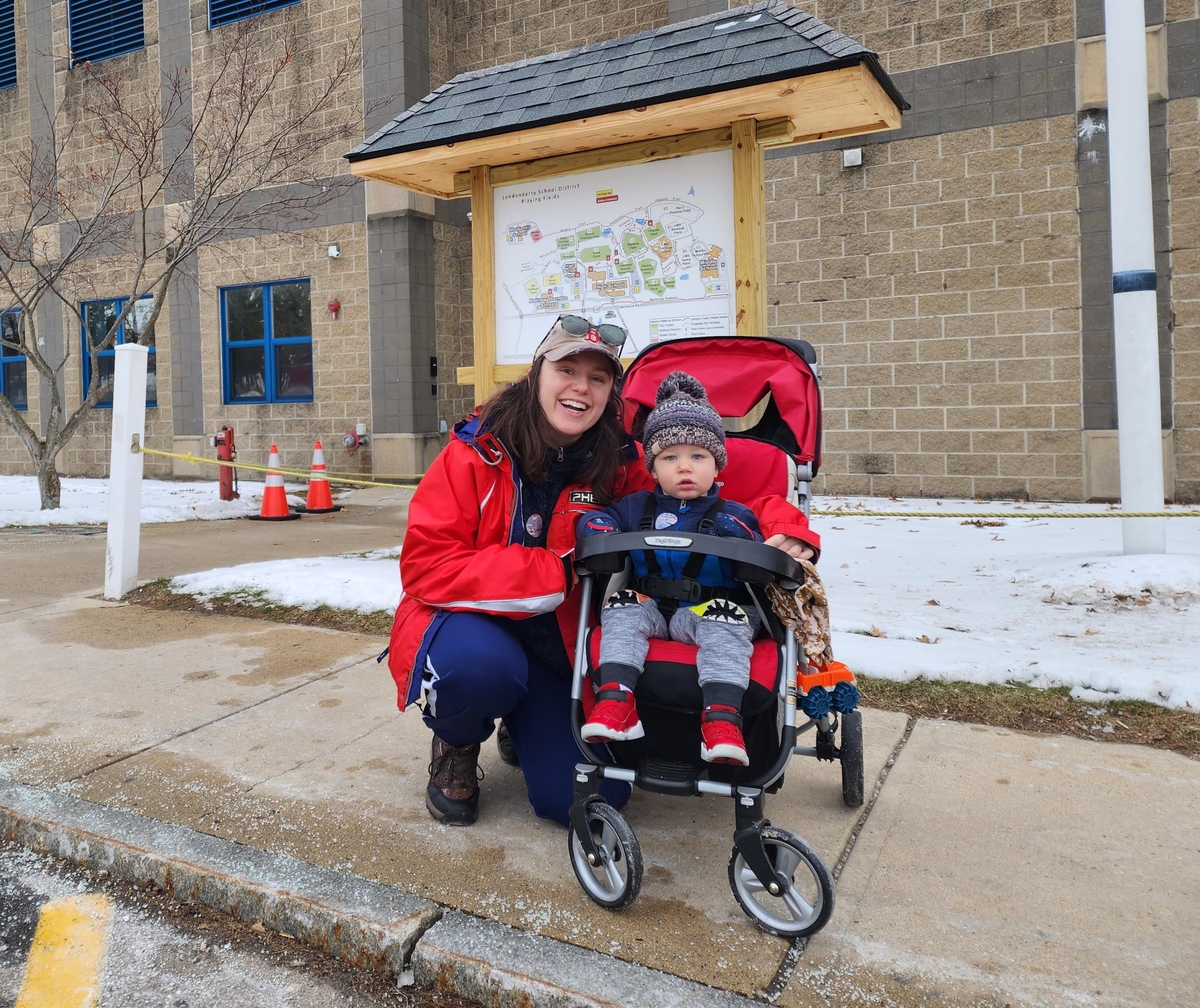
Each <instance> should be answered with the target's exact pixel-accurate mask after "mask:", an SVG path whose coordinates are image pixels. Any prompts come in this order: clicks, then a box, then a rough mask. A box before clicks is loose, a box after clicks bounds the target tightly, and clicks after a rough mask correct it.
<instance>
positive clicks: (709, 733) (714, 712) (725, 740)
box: [700, 704, 750, 766]
mask: <svg viewBox="0 0 1200 1008" xmlns="http://www.w3.org/2000/svg"><path fill="white" fill-rule="evenodd" d="M700 758H701V759H702V760H705V761H707V762H709V763H740V764H741V765H742V766H749V765H750V756H749V754H748V753H747V752H746V742H745V740H744V739H743V738H742V715H741V714H739V713H738V712H737V711H736V710H734V709H733V708H732V707H724V706H721V705H720V704H713V706H711V707H705V708H704V713H703V714H701V715H700Z"/></svg>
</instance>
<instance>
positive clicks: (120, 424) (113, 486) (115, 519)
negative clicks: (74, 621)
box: [104, 343, 150, 599]
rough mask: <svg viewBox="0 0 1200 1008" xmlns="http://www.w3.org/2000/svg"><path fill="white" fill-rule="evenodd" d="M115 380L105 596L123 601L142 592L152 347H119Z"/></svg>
mask: <svg viewBox="0 0 1200 1008" xmlns="http://www.w3.org/2000/svg"><path fill="white" fill-rule="evenodd" d="M115 353H116V368H115V372H114V381H113V395H112V400H113V408H112V454H111V456H110V461H109V466H108V548H107V549H106V550H105V555H104V597H105V598H106V599H119V598H121V597H122V596H124V595H125V594H126V593H128V592H131V591H133V589H134V588H136V587H137V574H138V550H139V548H140V546H141V535H142V456H141V454H140V453H134V452H133V451H132V448H133V446H134V443H135V441H136V443H137V444H138V446H141V445H142V443H143V442H144V441H145V439H146V361H147V358H148V357H149V356H150V351H149V349H148V348H147V347H144V346H140V345H139V344H137V343H122V344H121V345H120V346H119V347H117V348H116V351H115Z"/></svg>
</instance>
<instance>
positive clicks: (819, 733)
mask: <svg viewBox="0 0 1200 1008" xmlns="http://www.w3.org/2000/svg"><path fill="white" fill-rule="evenodd" d="M676 370H683V371H687V372H688V373H689V374H692V375H694V376H695V377H697V378H699V379H700V381H701V382H703V384H704V386H705V388H706V389H707V391H708V397H709V401H710V402H711V403H712V405H713V406H714V407H715V409H716V410H717V412H718V413H720V414H721V416H722V417H723V418H724V419H725V426H726V429H727V432H728V437H727V442H726V450H727V452H728V456H729V463H728V465H727V467H726V468H725V470H724V471H723V472H722V473H721V480H722V489H721V494H722V496H723V497H726V498H727V499H730V500H734V501H739V502H741V503H744V504H750V503H751V502H752V501H754V500H755V499H757V498H759V497H762V496H765V495H768V494H779V495H781V496H787V497H788V498H789V499H790V500H791V501H792V502H793V503H794V504H797V505H798V506H801V507H803V509H804V510H805V512H806V513H807V512H808V510H809V484H810V482H811V480H812V479H813V477H814V476H815V475H816V471H817V466H818V464H819V462H820V444H821V400H820V391H819V388H818V384H817V377H818V375H817V369H816V354H815V353H814V351H813V348H812V347H811V346H810V345H809V344H808V343H805V342H802V341H799V340H783V339H770V338H766V337H709V338H701V339H682V340H672V341H669V342H665V343H659V344H656V345H655V346H652V347H649V348H648V349H646V350H644V351H643V352H642V353H641V354H639V355H638V357H637V359H636V360H635V361H634V362H633V364H631V365H630V367H629V370H628V372H627V373H626V375H625V379H624V385H623V388H622V395H623V397H624V398H625V400H626V402H627V407H628V409H627V416H628V418H629V423H630V426H631V429H632V430H633V432H634V433H635V434H637V433H638V432H639V430H640V426H641V424H642V423H644V421H645V417H646V415H647V414H648V413H649V411H650V409H651V408H652V407H653V405H654V397H655V392H656V391H657V389H658V386H659V383H660V382H661V381H662V379H663V378H665V377H666V376H667V375H668V374H669V373H670V372H672V371H676ZM656 547H657V548H661V549H671V550H686V551H689V552H697V553H707V554H711V555H715V556H719V557H722V558H725V559H728V560H730V561H732V564H733V570H734V576H735V577H736V578H737V579H738V580H739V581H741V582H742V583H743V585H744V587H745V588H746V589H747V590H748V591H749V592H750V594H751V596H752V597H753V599H754V603H755V605H756V606H757V608H758V610H759V613H760V615H761V616H762V621H763V631H762V634H760V639H759V640H757V641H756V642H755V645H754V654H753V658H752V659H751V671H750V679H751V681H750V687H749V689H748V690H747V691H746V694H745V699H744V701H743V706H742V717H743V731H744V735H745V739H746V748H747V751H748V752H749V755H750V765H749V766H748V767H742V766H733V765H728V764H718V763H703V762H701V761H700V759H699V758H698V755H697V754H698V753H699V751H700V710H701V698H700V687H699V685H698V682H697V676H696V667H695V654H696V649H695V647H694V646H692V645H688V644H678V643H675V642H672V641H662V640H657V641H652V642H651V645H650V653H649V655H648V657H647V661H646V668H645V672H644V673H643V674H642V676H641V678H640V679H639V681H638V686H637V706H638V711H639V713H640V715H641V718H642V722H643V724H644V725H645V728H646V734H645V737H644V738H641V739H637V740H634V741H628V742H614V743H610V744H608V745H605V746H597V745H590V744H588V743H586V742H584V740H583V738H582V736H581V735H580V729H581V728H582V726H583V724H584V721H585V720H586V717H587V714H588V712H590V710H591V707H592V703H593V695H594V690H595V687H596V685H598V684H596V683H595V682H594V680H593V673H594V669H595V666H596V663H597V661H598V656H599V650H600V633H601V631H600V627H599V626H598V625H597V623H598V612H599V606H600V604H601V602H602V601H603V599H604V598H606V597H607V596H608V595H609V594H610V593H611V592H613V591H616V590H617V589H619V588H620V587H622V586H623V585H624V584H625V583H626V581H627V579H628V578H629V577H630V571H631V561H630V554H631V552H634V551H638V550H646V549H654V548H656ZM576 570H577V571H578V572H579V574H580V576H581V577H582V578H583V585H582V603H581V604H582V614H581V616H582V618H581V619H580V623H579V636H578V639H577V640H576V648H575V668H574V681H573V684H572V694H571V696H572V705H571V708H572V709H571V720H572V725H573V728H574V731H575V739H576V741H577V742H578V743H579V747H580V749H581V750H582V752H584V753H585V754H590V755H591V756H592V762H590V763H581V764H579V765H578V766H576V768H575V804H574V805H573V806H572V808H571V829H570V835H569V839H568V844H569V849H570V854H571V865H572V867H573V868H574V870H575V875H576V877H577V878H578V879H579V883H580V885H582V886H583V888H584V891H585V892H586V893H587V894H588V896H589V897H591V899H593V900H594V901H595V902H596V903H599V904H600V905H601V906H604V907H608V908H610V909H619V908H621V907H624V906H627V905H628V904H629V903H631V902H632V901H633V900H634V899H635V898H636V897H637V894H638V890H639V888H640V887H641V881H642V855H641V850H640V848H639V846H638V842H637V838H636V837H635V836H634V834H633V830H632V829H631V828H630V826H629V823H628V822H627V821H626V819H625V818H624V817H623V816H622V815H621V814H620V813H619V812H618V811H617V810H616V809H614V808H613V807H612V806H611V805H609V804H608V803H607V802H605V801H604V799H603V798H602V797H601V796H600V794H599V787H600V782H601V781H602V780H605V779H609V780H614V779H615V780H623V781H628V782H629V783H631V784H634V785H636V786H637V787H640V788H642V789H643V790H646V791H652V792H656V793H658V794H665V795H705V794H711V795H720V796H723V797H726V798H732V799H733V801H734V816H735V831H734V836H733V853H732V854H731V856H730V858H729V884H730V887H731V888H732V889H733V895H734V897H735V898H736V899H737V901H738V903H739V904H740V905H741V907H742V909H743V910H744V911H745V912H746V913H747V914H748V915H749V916H750V917H752V918H753V919H754V921H755V922H756V923H757V924H758V925H759V926H760V927H762V928H763V929H764V930H766V931H769V932H771V933H772V934H777V935H781V936H783V937H787V938H798V937H803V936H806V935H811V934H813V933H815V932H817V931H819V930H820V929H821V928H822V927H824V926H825V923H826V922H827V921H828V920H829V916H830V914H831V913H832V912H833V899H834V893H833V889H834V886H833V877H832V875H831V874H830V871H829V868H828V866H826V864H825V862H824V861H823V860H822V859H821V856H820V854H818V853H817V852H816V850H814V849H813V848H812V847H811V846H810V845H809V844H808V843H806V842H805V841H804V840H803V839H801V838H800V837H798V836H796V835H795V834H793V833H790V832H789V831H787V830H785V829H780V828H779V827H777V826H772V825H771V823H770V822H769V821H768V820H767V818H766V813H765V808H764V801H765V799H764V796H765V795H766V794H768V793H774V792H775V791H777V790H778V789H779V787H780V785H781V784H782V782H783V773H784V770H785V769H786V768H787V765H788V761H789V760H790V759H791V757H792V756H793V755H805V756H815V757H816V758H817V759H819V760H831V761H832V760H839V761H840V762H841V768H842V797H843V799H844V801H845V803H846V804H847V805H851V806H857V805H861V804H862V802H863V749H862V715H861V713H860V712H859V711H858V710H857V705H858V689H857V688H856V687H855V686H854V676H853V674H852V673H851V672H849V670H847V669H845V667H844V666H837V665H836V664H834V665H831V666H830V667H829V668H828V669H818V668H815V667H813V666H810V665H808V664H807V662H804V663H803V664H801V662H802V659H801V657H800V652H799V648H798V647H797V644H796V640H795V637H794V635H793V634H792V633H791V632H790V631H788V630H787V629H786V628H785V627H784V626H783V625H782V623H781V622H780V620H779V619H778V618H777V617H776V615H775V614H774V613H773V612H772V611H771V606H770V604H769V603H768V601H767V597H766V593H765V589H766V586H767V585H768V584H770V583H772V582H774V583H776V584H778V585H780V586H781V587H782V588H784V589H785V590H794V589H795V588H797V587H798V586H799V584H800V583H801V582H802V581H803V579H804V571H803V569H802V568H801V566H800V565H799V564H798V563H796V562H795V561H794V560H792V559H791V557H789V556H788V555H787V554H786V553H784V552H783V551H782V550H778V549H775V548H774V547H772V546H766V545H765V544H763V543H756V542H748V541H746V540H742V539H723V538H717V537H716V536H708V535H700V536H695V537H691V536H687V535H679V534H676V535H668V534H665V533H662V532H657V531H644V532H614V533H609V534H604V535H594V536H589V537H587V538H586V539H584V540H582V541H581V542H580V545H579V552H578V554H577V562H576ZM692 587H698V586H694V585H692V584H691V583H689V582H687V581H679V582H672V583H671V585H669V586H667V590H668V591H676V592H679V593H680V594H679V595H678V597H679V598H687V597H688V594H687V593H688V591H689V589H690V588H692ZM673 597H674V596H673ZM797 707H799V708H800V710H801V711H802V712H803V714H804V716H805V717H806V718H807V720H806V721H805V722H804V723H803V724H801V725H799V726H797V716H796V710H797ZM808 731H815V732H816V738H815V743H814V745H813V746H811V747H804V746H797V744H796V742H797V739H798V738H799V736H800V735H802V734H804V733H806V732H808Z"/></svg>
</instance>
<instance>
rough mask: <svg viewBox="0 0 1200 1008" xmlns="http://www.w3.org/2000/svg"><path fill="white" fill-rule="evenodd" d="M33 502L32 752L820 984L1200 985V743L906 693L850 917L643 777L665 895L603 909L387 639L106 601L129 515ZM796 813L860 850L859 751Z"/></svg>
mask: <svg viewBox="0 0 1200 1008" xmlns="http://www.w3.org/2000/svg"><path fill="white" fill-rule="evenodd" d="M372 494H373V495H374V496H372ZM407 498H408V492H406V491H395V492H392V491H372V492H370V493H367V494H361V495H355V498H354V502H353V503H352V504H351V505H350V507H349V508H348V509H347V511H346V512H343V514H341V515H339V516H338V518H337V520H336V521H329V522H324V523H309V522H293V523H289V524H287V525H282V526H266V527H264V525H263V524H259V523H253V522H222V523H189V524H188V525H180V526H154V527H147V529H146V530H144V531H145V536H146V539H145V545H144V552H143V555H144V557H145V562H144V564H143V576H145V577H149V576H164V575H167V574H177V573H185V572H188V571H192V570H200V569H207V568H210V567H213V566H216V565H220V564H226V563H236V562H245V561H249V560H258V559H271V558H280V557H284V556H305V555H318V554H329V553H335V552H341V551H345V550H358V549H366V548H372V547H376V546H384V545H390V544H393V543H395V542H397V541H398V540H399V538H400V535H401V534H402V527H403V517H404V506H405V503H406V501H407ZM200 526H203V527H200ZM7 531H8V530H0V556H2V557H3V566H4V569H5V583H4V585H3V588H2V589H0V594H2V595H6V596H8V599H6V600H4V601H0V626H2V627H3V632H4V635H5V643H6V660H5V670H4V673H3V678H2V679H0V776H3V777H7V778H9V779H11V780H13V781H19V782H23V783H28V784H33V785H37V786H39V787H43V788H51V789H54V790H55V791H56V792H58V793H60V794H64V795H68V796H74V797H78V798H82V799H85V800H86V801H88V802H93V803H99V804H102V805H107V806H112V807H115V808H118V809H127V810H131V811H136V812H138V813H140V814H142V815H144V816H149V817H151V818H153V819H156V820H161V821H163V822H167V823H174V824H178V825H180V826H184V827H189V828H191V829H194V830H196V831H199V832H201V833H206V834H210V835H212V836H216V837H221V838H224V839H227V840H232V841H237V842H239V843H244V844H248V845H251V846H253V847H258V848H261V849H264V850H267V851H272V852H276V853H278V854H282V855H290V856H292V857H295V858H298V859H299V860H301V861H303V862H306V863H308V864H311V865H315V866H318V867H320V868H328V869H335V870H337V871H339V872H343V873H348V874H351V875H355V876H359V877H361V878H363V879H367V880H371V881H374V882H380V883H383V884H385V885H387V886H391V887H395V888H397V889H400V890H402V891H403V892H405V893H409V894H411V895H414V896H418V897H422V898H424V899H427V900H430V901H432V902H433V903H434V904H436V905H438V906H439V907H442V908H450V909H453V910H461V911H465V912H466V913H467V914H470V915H474V917H477V918H482V919H485V920H490V921H495V922H498V923H502V924H509V925H512V926H514V927H516V928H519V929H522V930H525V931H536V932H538V933H540V934H541V935H544V936H547V938H551V939H559V940H561V941H563V942H567V943H569V944H570V945H573V946H580V947H582V948H585V949H592V950H595V951H596V952H599V953H605V954H611V955H613V956H615V957H617V958H619V959H621V960H625V961H628V962H630V963H637V964H642V965H646V966H651V967H654V968H656V969H660V970H664V971H666V972H667V973H669V974H674V975H676V976H679V977H683V978H686V979H689V980H694V981H699V982H700V983H703V984H707V985H711V986H713V987H717V988H720V989H723V990H727V991H732V992H736V993H739V994H743V995H748V996H751V997H762V996H764V994H765V995H767V996H768V997H770V998H771V999H772V1000H776V1001H777V1003H780V1004H786V1005H791V1006H802V1005H810V1004H812V1005H816V1004H822V1005H824V1004H829V1003H834V1004H840V1003H848V1002H849V1003H860V1002H861V1003H881V1004H887V1003H893V1004H921V1003H928V1002H930V1001H934V1000H937V1001H940V1002H941V1003H949V1004H961V1005H966V1004H997V1005H999V1004H1005V1003H1008V1004H1046V1005H1060V1004H1065V1003H1078V1004H1113V1005H1117V1004H1121V1005H1130V1004H1142V1005H1170V1004H1187V1003H1190V1002H1191V1001H1192V1000H1193V996H1192V995H1189V994H1188V993H1187V992H1188V991H1189V990H1191V991H1193V992H1194V991H1195V990H1196V989H1197V988H1200V962H1198V961H1197V955H1196V953H1197V940H1196V938H1195V936H1196V935H1197V934H1200V908H1198V907H1197V905H1196V901H1195V899H1194V894H1195V892H1196V891H1197V890H1198V888H1200V857H1198V854H1197V852H1198V851H1200V817H1198V816H1197V812H1198V805H1200V764H1197V763H1196V762H1194V761H1190V760H1188V759H1186V758H1184V757H1181V756H1178V755H1176V754H1174V753H1170V752H1163V751H1161V750H1153V749H1147V748H1141V747H1133V746H1116V745H1106V744H1102V743H1092V742H1085V741H1081V740H1077V739H1068V738H1062V737H1049V736H1038V735H1022V734H1014V733H1012V732H1008V731H1004V730H1000V729H992V728H982V727H979V726H969V725H960V724H952V723H948V722H936V721H920V722H918V723H916V725H915V726H914V727H913V729H912V732H911V735H910V736H909V737H908V738H907V741H906V742H905V743H904V744H903V746H902V747H900V743H901V741H902V739H904V736H905V728H906V722H905V719H904V718H903V717H901V716H899V715H895V714H889V713H884V712H874V711H867V712H865V718H864V721H865V736H866V749H867V777H868V792H869V791H870V786H871V782H872V781H873V780H875V779H876V778H877V777H878V775H879V774H880V771H881V770H882V769H883V768H884V766H885V764H887V763H888V762H889V760H892V759H893V758H894V766H893V767H892V768H891V769H890V772H889V774H888V776H887V779H886V783H885V784H884V786H883V787H882V790H881V791H880V794H879V798H878V801H877V802H876V804H875V806H874V808H873V809H872V810H871V813H870V815H869V816H868V817H867V819H866V822H865V825H864V827H863V829H862V832H861V835H860V836H859V837H858V839H857V842H856V843H855V844H854V845H853V847H852V849H851V850H850V852H849V855H848V857H847V858H846V860H845V863H844V868H843V870H842V873H841V878H840V881H839V889H838V904H837V909H836V911H835V914H834V917H833V920H832V922H831V923H830V925H829V927H828V928H827V929H826V930H825V931H824V932H822V933H821V934H820V935H818V936H817V937H816V938H814V939H813V940H812V941H811V942H810V943H809V944H808V946H807V947H806V948H805V949H803V950H802V952H801V953H800V954H799V955H797V954H796V952H797V950H795V949H792V948H791V947H789V945H788V944H787V943H785V942H783V941H781V940H779V939H776V938H772V937H770V936H768V935H766V934H764V933H763V932H761V931H759V930H758V929H757V928H755V927H754V926H753V925H752V924H751V923H750V922H749V920H748V919H747V918H746V917H745V916H744V915H743V914H742V912H741V911H740V909H739V908H738V907H737V905H736V903H735V902H734V900H733V897H732V895H731V894H730V892H729V887H728V883H727V879H726V864H727V861H728V858H729V850H730V846H731V841H732V832H733V829H732V809H731V808H730V807H728V802H723V801H718V800H715V799H711V798H708V799H703V800H700V799H692V800H670V799H666V798H661V797H658V796H652V795H645V794H638V795H635V798H634V799H633V801H632V802H631V804H630V807H629V810H628V817H629V819H630V821H631V823H632V825H633V826H634V828H635V830H636V831H637V834H638V838H639V840H640V841H641V844H642V849H643V853H644V856H645V858H646V880H645V884H644V886H643V889H642V895H641V897H640V898H639V899H638V901H637V902H636V903H635V904H634V905H633V906H632V907H630V908H629V909H628V910H626V911H624V912H622V913H620V914H613V913H609V912H606V911H603V910H601V909H600V908H598V907H596V906H595V905H594V904H592V903H591V902H590V901H589V900H587V899H586V897H585V896H584V894H583V892H582V890H581V889H580V888H579V885H578V883H577V882H576V880H575V878H574V875H573V874H572V871H571V868H570V864H569V862H568V859H567V850H566V838H565V833H564V831H563V830H562V829H561V828H560V827H558V826H555V825H551V824H548V823H543V822H540V821H538V820H537V819H535V818H534V817H533V816H532V814H531V813H530V812H529V809H528V804H527V802H526V799H525V796H524V792H523V788H522V786H521V779H520V775H519V772H518V771H516V770H513V769H512V768H509V767H507V766H505V765H503V764H502V763H501V762H500V761H499V759H498V758H497V757H496V754H495V750H494V747H491V746H488V747H485V750H484V757H483V765H484V769H485V771H486V773H487V780H486V782H485V784H484V789H485V790H484V800H483V808H482V813H481V817H480V821H479V823H478V824H477V825H476V826H475V827H474V828H472V829H465V830H464V829H453V828H447V827H442V826H439V825H437V824H435V823H434V822H433V821H432V820H431V819H430V818H429V816H428V814H427V813H426V812H425V809H424V803H423V788H424V783H425V779H426V778H425V767H426V763H427V761H428V745H429V736H428V733H427V732H426V730H425V729H424V727H423V726H422V725H421V724H420V718H419V715H418V714H417V713H416V712H415V711H413V712H409V713H406V714H404V715H399V714H397V712H396V710H395V697H394V690H393V687H392V683H391V680H390V678H389V677H388V675H387V672H386V670H385V669H384V668H382V667H381V666H379V665H377V664H376V663H375V662H374V660H373V659H374V655H375V654H376V653H377V652H378V651H379V650H380V649H381V647H382V642H381V640H380V639H379V638H376V637H368V636H362V635H354V634H345V633H337V632H334V631H326V630H320V629H314V628H307V627H295V626H285V625H281V624H276V623H269V622H265V621H257V620H246V619H237V618H231V617H224V616H215V615H196V614H190V613H177V612H163V611H156V610H150V609H145V608H141V607H135V606H114V605H110V604H107V603H102V602H99V601H98V600H95V599H93V598H89V597H88V596H89V595H92V594H94V593H95V592H97V591H98V590H99V588H100V585H101V581H102V563H103V538H102V537H99V536H97V537H94V538H93V537H85V538H81V537H79V536H73V535H70V534H67V533H58V534H47V535H42V536H36V535H31V534H28V533H21V534H12V535H8V534H6V533H7ZM311 540H320V542H311ZM897 750H898V751H897ZM768 814H769V815H770V817H771V819H772V820H773V821H774V822H775V823H777V824H778V825H781V826H785V827H787V828H789V829H791V830H793V831H794V832H797V833H799V834H801V835H802V836H804V837H806V838H807V839H808V840H809V841H810V842H812V843H813V844H814V845H815V846H816V847H817V848H818V849H819V850H820V851H821V853H822V854H823V855H824V856H825V857H826V859H827V860H828V861H829V863H830V864H831V865H833V864H835V863H836V862H838V860H839V858H841V857H842V855H843V853H844V852H845V851H846V849H847V844H848V840H849V838H850V836H851V834H852V832H853V830H854V828H855V825H856V822H857V820H858V813H857V812H856V811H854V810H849V809H846V808H845V807H844V806H843V805H842V802H841V795H840V779H839V775H838V770H837V767H836V766H832V767H831V766H830V765H829V764H818V763H816V762H815V761H813V760H808V759H797V760H796V761H795V762H794V763H793V764H792V767H791V768H790V769H789V772H788V777H787V782H786V784H785V786H784V788H783V790H782V791H781V792H780V794H779V795H778V796H775V797H773V798H772V799H770V801H769V804H768ZM463 920H464V921H467V922H469V921H470V920H471V918H468V917H464V918H463ZM463 926H464V927H466V926H467V925H466V924H464V925H463ZM447 933H448V932H447ZM463 940H464V941H466V939H463ZM468 944H469V943H468Z"/></svg>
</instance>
